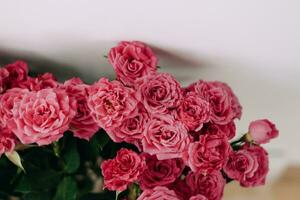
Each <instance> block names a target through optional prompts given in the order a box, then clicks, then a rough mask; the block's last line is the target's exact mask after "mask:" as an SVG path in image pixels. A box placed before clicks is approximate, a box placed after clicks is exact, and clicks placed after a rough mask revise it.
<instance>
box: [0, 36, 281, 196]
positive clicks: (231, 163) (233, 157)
mask: <svg viewBox="0 0 300 200" xmlns="http://www.w3.org/2000/svg"><path fill="white" fill-rule="evenodd" d="M108 59H109V62H110V63H111V64H112V66H113V68H114V70H115V72H116V75H117V80H113V81H109V80H108V79H107V78H101V79H100V80H99V81H97V82H96V83H94V84H93V85H87V84H85V83H83V82H82V81H81V80H80V79H79V78H72V79H70V80H68V81H66V82H64V83H59V82H57V81H56V80H55V78H54V76H53V75H52V74H50V73H45V74H43V75H39V76H38V77H31V76H29V75H28V67H27V64H26V63H24V62H22V61H17V62H15V63H13V64H9V65H6V66H4V67H2V68H0V105H1V110H0V155H1V154H2V153H5V152H11V151H12V150H13V149H14V148H15V146H16V145H17V144H19V143H20V144H32V143H37V144H38V145H48V144H51V143H53V142H55V141H57V140H59V139H60V138H61V137H63V134H64V132H66V131H67V130H69V131H71V132H72V133H73V135H74V136H75V137H78V138H82V139H86V140H89V139H90V138H91V137H92V136H93V135H94V134H95V133H96V132H97V131H98V129H99V128H103V129H104V130H105V131H106V132H107V134H108V135H109V136H110V138H111V139H112V140H113V141H114V142H116V143H119V142H127V143H131V144H133V145H135V146H136V147H137V148H138V149H139V151H140V152H139V153H138V152H134V151H133V150H130V149H125V148H122V149H121V150H120V151H118V152H117V155H116V157H115V158H113V159H109V160H104V161H103V162H102V165H101V168H102V174H103V177H104V184H105V187H106V188H107V189H109V190H114V191H118V192H121V191H124V190H126V189H127V188H128V186H129V185H131V184H133V183H137V184H139V186H140V188H141V189H142V191H143V192H142V194H141V195H140V196H139V198H138V200H154V199H162V200H163V199H166V200H185V199H189V200H220V199H221V198H222V195H223V190H224V186H225V184H226V182H227V181H228V180H231V179H234V180H237V181H239V182H240V183H241V185H242V186H245V187H249V186H257V185H261V184H263V183H264V182H265V178H266V174H267V172H268V156H267V153H266V151H265V150H264V149H263V148H262V147H261V146H260V144H262V143H267V142H268V141H269V140H270V139H272V138H275V137H276V136H277V135H278V131H277V130H276V127H275V125H274V124H273V123H271V122H270V121H268V120H257V121H254V122H252V123H251V124H250V126H249V133H248V134H247V135H245V136H244V137H243V138H242V139H240V140H239V141H237V142H234V143H232V144H231V143H230V142H229V141H230V140H231V139H232V138H233V137H234V136H235V132H236V128H235V120H236V119H240V117H241V114H242V107H241V105H240V103H239V101H238V98H237V97H236V96H235V94H234V93H233V91H232V90H231V88H230V87H229V86H228V85H227V84H225V83H222V82H218V81H203V80H200V81H197V82H196V83H193V84H191V85H190V86H188V87H182V86H180V84H179V82H178V81H177V80H176V79H175V78H174V77H173V76H171V75H170V74H167V73H159V72H157V58H156V56H155V55H154V53H153V51H152V50H151V49H150V48H149V47H148V46H146V45H145V44H143V43H141V42H121V43H119V44H118V45H117V46H116V47H114V48H112V49H111V50H110V52H109V55H108ZM233 147H234V148H233Z"/></svg>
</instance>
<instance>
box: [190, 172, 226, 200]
mask: <svg viewBox="0 0 300 200" xmlns="http://www.w3.org/2000/svg"><path fill="white" fill-rule="evenodd" d="M186 182H187V185H188V186H189V187H190V188H191V190H192V194H193V195H199V194H200V195H203V196H205V197H206V198H207V199H209V200H221V199H222V196H223V191H224V187H225V184H226V181H225V179H224V178H223V176H222V174H221V172H219V171H213V172H211V173H208V174H206V175H204V174H202V173H201V172H190V173H189V174H188V175H187V176H186Z"/></svg>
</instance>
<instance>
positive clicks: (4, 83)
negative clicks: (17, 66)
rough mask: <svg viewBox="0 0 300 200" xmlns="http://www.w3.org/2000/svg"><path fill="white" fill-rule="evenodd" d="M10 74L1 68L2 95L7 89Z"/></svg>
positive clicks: (0, 86)
mask: <svg viewBox="0 0 300 200" xmlns="http://www.w3.org/2000/svg"><path fill="white" fill-rule="evenodd" d="M8 76H9V72H8V71H7V69H5V68H0V94H1V93H3V92H4V91H5V90H6V89H7V80H8Z"/></svg>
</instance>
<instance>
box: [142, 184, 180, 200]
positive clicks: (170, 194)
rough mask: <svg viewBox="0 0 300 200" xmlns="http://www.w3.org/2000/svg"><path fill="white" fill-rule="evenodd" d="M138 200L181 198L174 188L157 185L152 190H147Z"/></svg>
mask: <svg viewBox="0 0 300 200" xmlns="http://www.w3.org/2000/svg"><path fill="white" fill-rule="evenodd" d="M137 200H180V199H179V198H178V197H177V195H176V194H175V192H174V191H173V190H169V189H168V188H166V187H160V186H158V187H155V188H154V189H152V190H145V191H143V193H142V194H141V196H139V198H138V199H137Z"/></svg>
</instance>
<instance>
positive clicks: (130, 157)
mask: <svg viewBox="0 0 300 200" xmlns="http://www.w3.org/2000/svg"><path fill="white" fill-rule="evenodd" d="M145 168H146V162H145V158H144V157H143V156H140V155H138V154H137V153H135V152H134V151H132V150H129V149H124V148H123V149H121V150H119V151H118V153H117V156H116V157H115V158H114V159H109V160H104V161H103V162H102V164H101V169H102V175H103V177H104V185H105V188H107V189H109V190H115V191H123V190H126V188H127V186H128V185H129V184H131V183H134V182H136V181H138V179H139V177H140V175H141V174H142V173H143V171H144V169H145Z"/></svg>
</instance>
